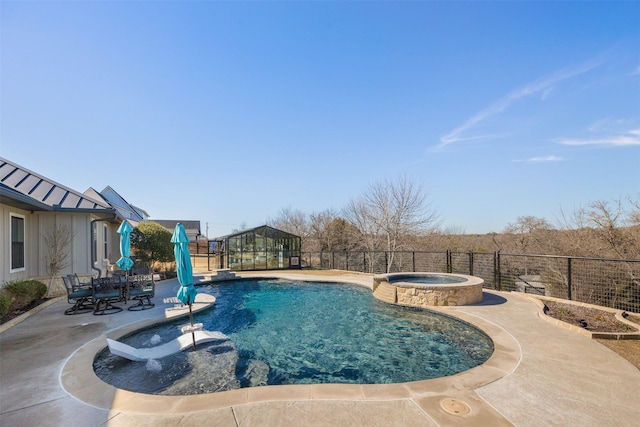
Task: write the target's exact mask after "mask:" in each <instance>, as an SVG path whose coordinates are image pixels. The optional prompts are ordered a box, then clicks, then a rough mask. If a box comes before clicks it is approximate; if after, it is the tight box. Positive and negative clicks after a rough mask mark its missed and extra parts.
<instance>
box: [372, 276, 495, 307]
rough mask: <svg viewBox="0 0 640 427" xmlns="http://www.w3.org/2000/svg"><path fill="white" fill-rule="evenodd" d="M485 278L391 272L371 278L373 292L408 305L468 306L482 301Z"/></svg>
mask: <svg viewBox="0 0 640 427" xmlns="http://www.w3.org/2000/svg"><path fill="white" fill-rule="evenodd" d="M483 284H484V280H482V279H481V278H479V277H475V276H467V275H464V274H448V273H391V274H381V275H378V276H375V277H374V278H373V295H374V296H375V297H376V298H378V299H379V300H381V301H385V302H388V303H391V304H398V305H404V306H409V307H433V306H455V305H471V304H478V303H480V302H482V285H483Z"/></svg>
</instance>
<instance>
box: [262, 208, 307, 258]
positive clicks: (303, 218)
mask: <svg viewBox="0 0 640 427" xmlns="http://www.w3.org/2000/svg"><path fill="white" fill-rule="evenodd" d="M267 225H269V226H271V227H273V228H277V229H278V230H282V231H286V232H287V233H291V234H295V235H296V236H300V237H301V239H302V251H303V252H305V251H308V250H309V249H307V247H308V246H309V240H308V237H309V236H310V235H311V231H310V225H309V216H308V215H307V214H306V213H304V212H302V211H300V210H294V209H292V208H290V207H288V208H283V209H281V210H280V212H278V215H277V216H276V217H275V218H270V219H268V220H267Z"/></svg>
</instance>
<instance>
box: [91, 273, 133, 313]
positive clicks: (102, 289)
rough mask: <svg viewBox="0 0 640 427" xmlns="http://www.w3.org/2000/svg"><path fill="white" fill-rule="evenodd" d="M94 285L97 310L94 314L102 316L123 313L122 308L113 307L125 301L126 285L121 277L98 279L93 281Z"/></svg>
mask: <svg viewBox="0 0 640 427" xmlns="http://www.w3.org/2000/svg"><path fill="white" fill-rule="evenodd" d="M91 281H92V283H93V300H94V301H95V309H94V310H93V314H95V315H97V316H102V315H105V314H114V313H119V312H121V311H122V307H117V306H115V305H113V303H115V302H120V301H122V300H123V291H124V287H125V285H124V283H123V282H122V280H121V279H120V277H98V278H94V279H92V280H91Z"/></svg>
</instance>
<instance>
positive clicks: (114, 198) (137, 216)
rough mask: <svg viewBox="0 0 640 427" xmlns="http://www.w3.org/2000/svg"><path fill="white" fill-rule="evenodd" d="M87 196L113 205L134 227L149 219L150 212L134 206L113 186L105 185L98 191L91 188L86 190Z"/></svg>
mask: <svg viewBox="0 0 640 427" xmlns="http://www.w3.org/2000/svg"><path fill="white" fill-rule="evenodd" d="M84 194H86V195H87V196H90V197H92V198H94V199H97V200H102V201H104V202H105V203H108V204H109V205H111V207H113V208H114V209H115V210H116V211H117V212H118V215H119V216H120V217H122V218H123V219H126V220H127V221H129V223H130V224H131V226H132V227H135V226H136V225H137V224H138V223H139V222H140V221H146V220H148V219H149V214H148V213H147V212H146V211H145V210H144V209H140V208H138V207H136V206H133V205H131V204H129V202H127V201H126V200H125V199H124V197H122V196H121V195H120V194H118V192H117V191H116V190H114V189H113V188H111V186H107V187H105V189H104V190H102V191H101V192H97V191H96V190H94V189H93V188H89V189H88V190H87V191H85V192H84Z"/></svg>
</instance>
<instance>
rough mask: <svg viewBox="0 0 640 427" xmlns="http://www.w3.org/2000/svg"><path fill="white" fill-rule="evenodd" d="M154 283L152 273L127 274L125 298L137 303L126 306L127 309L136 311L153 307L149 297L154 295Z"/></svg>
mask: <svg viewBox="0 0 640 427" xmlns="http://www.w3.org/2000/svg"><path fill="white" fill-rule="evenodd" d="M155 293H156V283H155V282H154V280H153V274H139V275H136V276H129V277H128V280H127V298H128V299H130V300H134V301H137V304H135V305H132V306H131V307H129V308H127V310H131V311H138V310H148V309H150V308H153V307H154V306H155V304H154V303H153V302H151V298H153V297H154V296H155Z"/></svg>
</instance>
